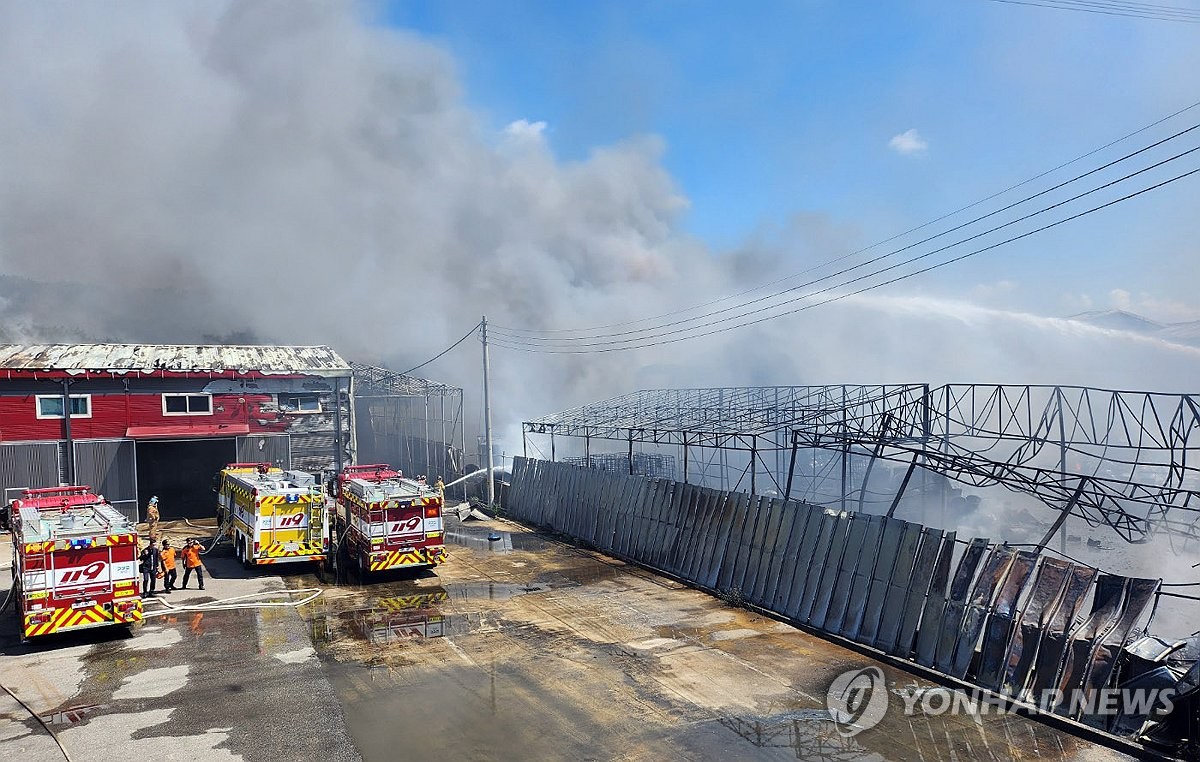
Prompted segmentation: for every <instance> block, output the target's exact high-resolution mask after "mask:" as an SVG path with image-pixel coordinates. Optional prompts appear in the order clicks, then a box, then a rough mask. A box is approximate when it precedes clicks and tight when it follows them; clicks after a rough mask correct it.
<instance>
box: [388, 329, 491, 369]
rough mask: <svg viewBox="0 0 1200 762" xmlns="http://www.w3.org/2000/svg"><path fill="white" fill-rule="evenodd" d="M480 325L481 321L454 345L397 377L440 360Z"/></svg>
mask: <svg viewBox="0 0 1200 762" xmlns="http://www.w3.org/2000/svg"><path fill="white" fill-rule="evenodd" d="M481 325H483V321H480V322H478V323H476V324H475V325H473V326H471V330H469V331H467V332H466V333H465V334H463V337H462V338H461V339H459V340H458V341H456V342H454V343H453V344H451V345H450V346H448V347H446V348H445V349H443V350H442V351H441V352H438V353H437V354H436V355H434V356H433V357H431V358H429V359H428V360H426V361H425V362H423V363H421V364H420V365H414V366H413V367H411V368H409V369H408V370H406V371H404V372H402V373H399V374H397V375H401V376H407V375H408V374H409V373H412V372H413V371H414V370H420V369H421V368H424V367H425V366H426V365H428V364H429V363H431V362H433V361H434V360H438V359H440V358H441V357H442V356H443V355H445V354H446V353H447V352H449V351H450V350H451V349H454V348H455V347H457V346H458V345H459V344H461V343H463V342H464V341H466V340H467V339H469V338H470V337H471V334H473V333H475V332H476V331H478V330H479V326H481Z"/></svg>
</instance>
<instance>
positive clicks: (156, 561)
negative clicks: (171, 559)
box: [138, 540, 162, 595]
mask: <svg viewBox="0 0 1200 762" xmlns="http://www.w3.org/2000/svg"><path fill="white" fill-rule="evenodd" d="M138 563H139V568H140V569H141V572H142V594H143V595H154V594H155V592H154V588H155V587H156V586H157V584H158V570H159V567H161V566H162V556H161V555H159V552H158V547H157V545H156V543H155V542H154V540H151V541H150V543H149V544H148V545H146V547H145V548H143V549H142V553H141V555H139V556H138Z"/></svg>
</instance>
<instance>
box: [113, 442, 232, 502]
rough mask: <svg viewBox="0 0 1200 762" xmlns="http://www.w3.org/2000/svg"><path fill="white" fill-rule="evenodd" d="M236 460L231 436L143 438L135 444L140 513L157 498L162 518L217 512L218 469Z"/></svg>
mask: <svg viewBox="0 0 1200 762" xmlns="http://www.w3.org/2000/svg"><path fill="white" fill-rule="evenodd" d="M236 460H237V446H236V444H235V441H234V438H233V437H224V438H220V439H172V440H157V439H143V440H139V441H138V443H137V492H138V499H139V500H140V501H141V506H140V508H141V512H142V515H143V516H144V515H145V512H146V503H147V502H148V501H149V500H150V498H151V497H157V498H158V503H159V515H160V517H161V519H162V520H163V521H171V520H173V519H181V518H189V519H196V518H209V517H211V516H215V515H216V505H217V497H216V495H215V494H214V493H213V483H214V481H213V480H214V479H215V478H216V476H217V472H218V471H220V470H221V469H222V468H224V467H225V466H226V465H227V464H229V463H233V462H235V461H236Z"/></svg>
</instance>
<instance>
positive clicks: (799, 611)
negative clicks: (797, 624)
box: [789, 510, 841, 622]
mask: <svg viewBox="0 0 1200 762" xmlns="http://www.w3.org/2000/svg"><path fill="white" fill-rule="evenodd" d="M840 526H841V524H840V514H838V513H837V512H835V511H828V510H826V511H822V512H821V520H820V521H819V522H818V523H817V525H816V526H814V527H811V528H810V531H809V532H808V533H807V534H806V536H805V545H806V546H807V547H804V548H802V549H801V552H802V554H804V557H803V558H802V559H801V560H802V561H807V563H805V564H804V567H803V568H804V587H803V589H802V592H801V593H800V598H799V599H798V600H797V601H796V602H795V605H794V609H793V610H794V612H795V613H794V614H792V616H794V617H795V618H796V619H797V620H799V621H801V622H808V621H809V620H810V619H811V618H812V610H813V605H814V604H815V603H816V601H817V593H818V592H819V591H820V589H821V573H822V572H824V571H825V561H826V559H828V558H829V547H830V544H831V543H832V541H833V534H834V531H835V530H836V529H837V528H838V527H840ZM789 613H790V614H791V613H792V612H789Z"/></svg>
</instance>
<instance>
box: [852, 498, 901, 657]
mask: <svg viewBox="0 0 1200 762" xmlns="http://www.w3.org/2000/svg"><path fill="white" fill-rule="evenodd" d="M908 526H909V523H908V522H907V521H903V520H901V519H889V518H884V519H883V521H882V523H881V524H880V531H879V543H878V545H877V547H876V549H875V562H874V563H873V564H872V565H871V576H870V579H869V580H868V588H867V595H866V603H865V604H864V605H863V609H862V615H861V616H859V617H856V620H857V621H856V622H855V627H854V629H853V630H852V631H851V635H850V637H852V638H854V639H855V640H857V641H858V642H860V643H867V644H872V643H874V642H875V636H876V635H877V634H879V624H880V620H882V619H883V604H884V601H886V600H887V593H888V587H889V586H890V585H891V583H892V574H893V572H894V570H895V567H896V558H897V556H898V555H899V554H900V540H901V539H902V538H903V536H904V531H905V529H906V528H907V527H908ZM914 549H915V548H914ZM908 565H909V569H910V570H911V568H912V558H911V556H910V558H909V561H908Z"/></svg>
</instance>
